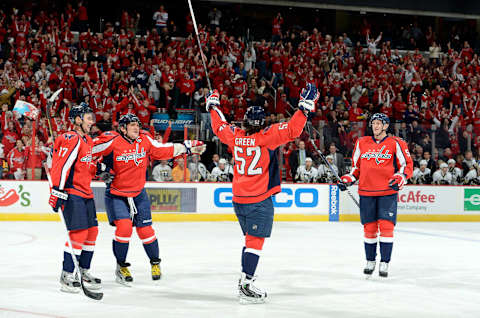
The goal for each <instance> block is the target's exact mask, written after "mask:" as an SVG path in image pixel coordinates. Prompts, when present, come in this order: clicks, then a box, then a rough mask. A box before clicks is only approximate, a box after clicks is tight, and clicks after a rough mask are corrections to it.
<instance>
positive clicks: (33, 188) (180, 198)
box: [0, 180, 480, 222]
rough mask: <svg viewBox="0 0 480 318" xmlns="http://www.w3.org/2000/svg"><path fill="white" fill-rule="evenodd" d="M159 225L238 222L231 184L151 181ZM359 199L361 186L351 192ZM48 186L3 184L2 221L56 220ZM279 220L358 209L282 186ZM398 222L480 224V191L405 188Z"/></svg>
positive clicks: (345, 216) (340, 196)
mask: <svg viewBox="0 0 480 318" xmlns="http://www.w3.org/2000/svg"><path fill="white" fill-rule="evenodd" d="M92 188H93V190H94V193H95V202H96V207H97V212H99V213H98V218H99V220H100V221H105V220H106V215H105V213H104V212H105V204H104V191H105V185H104V184H103V183H102V182H93V183H92ZM146 189H147V193H148V195H149V198H150V201H151V206H152V214H153V220H154V221H186V222H187V221H234V220H236V218H235V215H234V213H233V207H232V187H231V183H157V182H148V183H147V186H146ZM351 190H352V193H353V194H354V196H356V198H357V199H358V194H357V188H356V186H353V187H351ZM48 197H49V187H48V183H47V182H45V181H7V180H2V181H1V182H0V220H3V221H6V220H8V221H21V220H29V221H50V220H52V221H55V220H59V218H58V216H57V215H56V214H54V213H52V212H50V211H51V209H50V206H49V205H48ZM273 200H274V206H275V214H276V216H275V219H276V220H277V221H331V222H336V221H358V220H359V215H358V208H357V206H356V205H355V204H354V202H353V200H351V198H350V197H348V195H347V194H346V193H344V192H340V191H339V190H338V187H337V186H336V185H328V184H283V185H282V192H281V193H279V194H277V195H275V196H274V198H273ZM398 220H399V221H462V222H465V221H480V187H463V186H414V185H410V186H406V187H405V188H404V189H403V190H402V191H400V193H399V197H398Z"/></svg>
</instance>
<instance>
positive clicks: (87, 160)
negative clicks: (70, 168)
mask: <svg viewBox="0 0 480 318" xmlns="http://www.w3.org/2000/svg"><path fill="white" fill-rule="evenodd" d="M80 161H81V162H87V163H89V162H92V154H91V153H87V155H86V156H84V157H82V158H81V159H80Z"/></svg>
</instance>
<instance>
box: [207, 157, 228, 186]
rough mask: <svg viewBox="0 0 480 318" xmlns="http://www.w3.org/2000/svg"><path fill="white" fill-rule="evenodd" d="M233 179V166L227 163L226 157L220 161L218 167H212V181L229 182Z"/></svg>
mask: <svg viewBox="0 0 480 318" xmlns="http://www.w3.org/2000/svg"><path fill="white" fill-rule="evenodd" d="M232 180H233V167H232V166H230V165H229V164H228V163H227V160H226V159H225V158H221V159H220V160H219V161H218V167H215V168H213V169H212V173H211V174H210V181H212V182H215V181H217V182H229V181H232Z"/></svg>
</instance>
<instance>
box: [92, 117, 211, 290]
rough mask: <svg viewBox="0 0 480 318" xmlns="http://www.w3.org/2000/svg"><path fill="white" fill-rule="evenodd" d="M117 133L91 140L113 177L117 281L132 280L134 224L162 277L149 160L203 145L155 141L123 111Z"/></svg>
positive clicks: (108, 193)
mask: <svg viewBox="0 0 480 318" xmlns="http://www.w3.org/2000/svg"><path fill="white" fill-rule="evenodd" d="M118 126H119V133H117V132H105V133H103V134H102V135H100V136H99V137H98V138H95V140H94V145H95V146H94V147H93V151H92V152H93V156H103V158H104V159H103V160H104V162H106V163H107V165H108V166H109V167H111V169H112V170H113V174H114V178H113V181H112V183H111V184H109V185H108V186H107V188H106V190H105V207H106V210H107V215H108V220H109V222H110V224H111V225H114V226H116V230H115V238H114V240H113V254H114V255H115V258H116V260H117V269H116V271H115V276H116V281H117V282H118V283H120V284H124V285H127V286H129V283H130V282H132V281H133V278H132V275H131V274H130V271H129V270H128V267H129V266H130V264H129V263H127V262H126V259H127V252H128V246H129V241H130V237H131V235H132V229H133V226H135V227H136V230H137V234H138V237H139V238H140V239H141V240H142V242H143V247H144V249H145V252H146V253H147V256H148V258H149V259H150V264H151V274H152V279H153V280H158V279H160V277H161V270H160V258H159V248H158V241H157V238H156V236H155V231H154V230H153V228H152V214H151V211H150V201H149V199H148V195H147V192H146V191H145V181H146V172H147V167H148V161H149V159H150V158H151V159H152V160H165V159H171V158H173V157H176V156H179V155H182V154H184V153H188V154H190V153H196V154H201V153H202V152H203V151H205V145H204V144H203V142H200V141H196V140H193V141H190V140H187V141H185V142H184V143H183V144H179V143H175V144H174V143H166V144H162V143H159V142H157V141H155V140H154V139H153V138H152V137H151V136H150V135H149V134H147V133H145V132H141V131H140V119H139V118H138V117H137V116H135V115H133V114H125V115H123V116H122V117H121V118H120V120H119V121H118Z"/></svg>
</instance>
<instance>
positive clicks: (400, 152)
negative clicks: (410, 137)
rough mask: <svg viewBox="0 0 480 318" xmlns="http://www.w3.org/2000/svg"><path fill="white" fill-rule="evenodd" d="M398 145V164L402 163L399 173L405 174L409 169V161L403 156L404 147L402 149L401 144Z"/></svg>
mask: <svg viewBox="0 0 480 318" xmlns="http://www.w3.org/2000/svg"><path fill="white" fill-rule="evenodd" d="M395 143H396V144H397V151H396V152H395V154H396V155H397V159H398V162H399V163H400V167H399V169H398V172H399V173H403V174H405V168H406V167H407V160H406V159H405V155H404V154H403V150H402V147H400V144H399V143H398V142H397V141H396V142H395Z"/></svg>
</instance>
